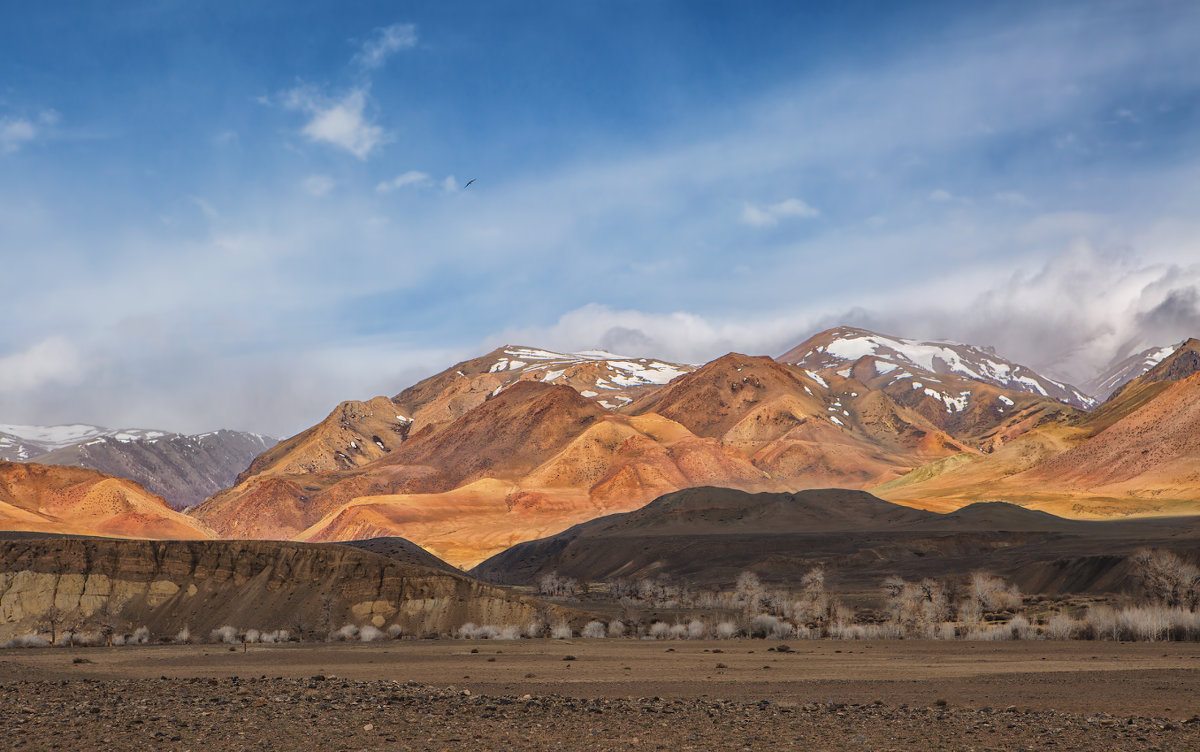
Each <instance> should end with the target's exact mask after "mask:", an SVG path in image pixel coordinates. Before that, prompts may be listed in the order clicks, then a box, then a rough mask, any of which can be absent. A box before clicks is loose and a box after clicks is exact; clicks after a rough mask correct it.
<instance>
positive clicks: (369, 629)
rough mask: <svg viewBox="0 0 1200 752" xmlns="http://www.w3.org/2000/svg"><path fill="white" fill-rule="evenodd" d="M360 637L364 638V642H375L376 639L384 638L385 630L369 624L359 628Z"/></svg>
mask: <svg viewBox="0 0 1200 752" xmlns="http://www.w3.org/2000/svg"><path fill="white" fill-rule="evenodd" d="M358 639H360V640H362V641H363V642H375V641H376V640H382V639H383V631H382V630H379V629H376V628H375V627H373V626H371V625H370V624H368V625H366V626H365V627H363V628H362V629H360V630H359V632H358Z"/></svg>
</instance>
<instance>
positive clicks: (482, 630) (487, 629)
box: [376, 622, 500, 640]
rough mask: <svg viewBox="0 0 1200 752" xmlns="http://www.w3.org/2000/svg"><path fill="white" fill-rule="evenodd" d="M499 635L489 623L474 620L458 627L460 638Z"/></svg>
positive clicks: (484, 637) (493, 637)
mask: <svg viewBox="0 0 1200 752" xmlns="http://www.w3.org/2000/svg"><path fill="white" fill-rule="evenodd" d="M376 631H378V630H376ZM380 634H381V635H382V632H381V633H380ZM499 636H500V630H499V629H496V628H495V627H493V626H491V625H490V624H484V625H483V626H478V625H476V624H475V623H474V622H467V623H466V624H464V625H462V626H461V627H459V628H458V637H459V639H462V640H494V639H496V638H497V637H499Z"/></svg>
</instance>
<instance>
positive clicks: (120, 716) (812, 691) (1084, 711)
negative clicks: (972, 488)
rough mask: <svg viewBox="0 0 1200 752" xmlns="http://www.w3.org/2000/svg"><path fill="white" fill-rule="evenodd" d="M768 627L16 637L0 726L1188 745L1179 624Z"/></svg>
mask: <svg viewBox="0 0 1200 752" xmlns="http://www.w3.org/2000/svg"><path fill="white" fill-rule="evenodd" d="M779 645H780V643H777V642H772V641H763V640H731V641H728V640H727V641H713V642H691V641H679V642H649V641H640V642H639V641H632V640H619V641H618V640H596V641H588V640H573V641H550V640H522V641H511V642H509V641H478V642H467V641H416V642H388V643H377V644H336V645H325V644H319V645H314V644H304V645H295V644H292V645H258V646H248V649H247V650H246V651H245V652H243V650H242V648H241V647H240V646H239V647H237V648H236V649H235V650H233V651H230V650H229V648H228V647H227V646H223V645H193V646H147V647H125V648H107V649H97V648H91V649H73V650H72V649H61V648H60V649H35V650H13V651H6V652H5V653H3V654H0V739H3V740H4V743H3V746H4V747H5V748H6V749H21V750H25V749H146V748H151V747H153V748H156V749H178V750H206V749H250V750H259V749H262V750H307V749H320V750H359V749H401V750H402V749H409V750H441V749H473V750H474V749H478V750H486V749H491V750H504V749H538V750H540V749H587V750H593V749H594V750H609V749H611V750H627V749H663V750H687V749H696V750H699V749H732V750H745V749H750V750H758V749H778V748H789V749H805V750H825V749H828V750H835V749H870V750H909V749H913V750H916V749H922V750H925V749H949V750H959V749H961V750H968V749H974V750H988V749H992V750H1016V749H1030V750H1033V749H1054V750H1076V749H1077V750H1093V749H1129V750H1147V749H1161V750H1182V749H1200V719H1198V718H1197V717H1196V716H1197V714H1198V713H1200V645H1197V644H1194V643H1156V644H1144V643H1143V644H1115V643H1106V642H1066V643H1063V642H1041V643H1029V642H1020V643H970V642H925V641H890V642H841V641H813V642H806V641H792V642H789V643H788V645H789V646H790V648H791V649H790V650H789V651H788V652H777V650H776V648H777V647H778V646H779ZM473 651H478V652H473ZM76 660H80V661H82V662H79V663H76V662H75V661H76Z"/></svg>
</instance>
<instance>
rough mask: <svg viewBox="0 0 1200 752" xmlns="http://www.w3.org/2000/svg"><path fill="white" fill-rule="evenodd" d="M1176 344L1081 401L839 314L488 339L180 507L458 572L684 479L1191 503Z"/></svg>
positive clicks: (779, 488) (957, 495) (1115, 373)
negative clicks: (649, 352) (745, 344)
mask: <svg viewBox="0 0 1200 752" xmlns="http://www.w3.org/2000/svg"><path fill="white" fill-rule="evenodd" d="M1197 352H1198V347H1197V343H1196V342H1195V341H1194V340H1189V341H1188V342H1185V343H1183V344H1181V345H1179V346H1177V347H1174V348H1157V349H1155V350H1153V351H1148V352H1147V353H1142V354H1139V355H1138V356H1136V357H1134V358H1130V359H1127V360H1126V361H1125V362H1123V363H1118V364H1114V368H1115V370H1112V371H1110V372H1106V373H1105V374H1102V375H1101V377H1099V378H1098V379H1097V381H1096V383H1097V384H1098V385H1100V386H1101V387H1102V389H1103V390H1105V391H1107V392H1108V395H1109V396H1108V397H1107V399H1106V401H1104V402H1103V403H1101V402H1100V401H1099V399H1098V398H1096V397H1094V396H1091V395H1089V394H1087V393H1086V392H1085V391H1084V390H1082V389H1079V388H1076V387H1074V386H1071V385H1070V384H1065V383H1063V382H1060V381H1057V380H1054V379H1050V378H1047V377H1045V376H1043V375H1041V374H1038V373H1037V372H1035V371H1034V370H1033V369H1030V368H1028V367H1026V366H1022V365H1020V364H1017V363H1014V362H1012V361H1010V360H1007V359H1005V358H1003V357H1002V356H1000V355H998V354H997V353H995V352H994V351H992V350H991V349H990V348H983V347H975V346H971V345H966V344H961V343H950V342H924V341H917V340H911V339H904V338H900V337H893V336H887V335H881V334H877V333H873V332H868V331H866V330H862V329H854V328H849V327H839V328H836V329H831V330H829V331H826V332H822V333H820V334H818V335H815V336H814V337H811V338H810V339H808V340H807V341H805V342H803V343H801V344H799V345H797V346H796V347H794V348H792V349H790V350H789V351H787V352H786V353H784V354H783V355H782V356H780V357H778V358H770V357H763V356H748V355H741V354H738V353H730V354H728V355H725V356H722V357H720V358H717V359H716V360H714V361H712V362H710V363H707V364H704V365H701V366H698V367H697V366H692V365H686V364H677V363H670V362H666V361H661V360H653V359H645V358H625V357H620V356H617V355H613V354H611V353H605V352H599V351H589V352H583V353H575V354H570V353H555V352H550V351H547V350H540V349H537V348H532V347H519V346H506V347H503V348H499V349H497V350H495V351H493V352H491V353H488V354H487V355H484V356H481V357H479V358H474V359H472V360H468V361H464V362H462V363H458V364H456V365H454V366H451V367H450V368H448V369H446V370H445V371H443V372H441V373H439V374H437V375H434V376H432V377H430V378H428V379H425V380H423V381H421V382H420V383H418V384H415V385H413V386H411V387H409V388H407V389H404V390H403V391H401V392H400V393H398V394H396V395H395V396H393V397H383V396H380V397H375V398H373V399H370V400H366V401H361V402H359V401H349V402H344V403H342V404H341V405H338V406H337V407H336V408H335V409H334V410H333V411H332V412H331V413H330V415H329V416H328V417H327V418H326V419H325V420H323V421H321V422H320V423H318V424H317V425H314V426H313V427H312V428H309V429H307V430H306V431H303V432H301V433H299V434H297V435H295V436H293V437H291V438H288V439H285V440H284V441H282V442H279V443H278V444H276V445H273V446H271V447H269V448H265V449H264V450H263V451H261V452H260V453H259V454H258V455H257V456H256V457H255V458H254V459H253V461H248V462H246V463H245V464H244V465H243V467H244V468H245V469H244V470H243V471H242V472H241V473H240V474H238V475H237V477H236V479H234V480H233V481H232V482H231V483H230V485H229V487H227V488H224V489H222V490H219V491H217V492H215V493H213V494H212V495H211V496H210V497H209V498H208V499H207V500H205V501H204V502H203V503H201V504H199V505H198V506H196V507H195V508H194V509H192V510H190V511H189V514H188V515H187V517H186V519H188V520H191V521H193V522H194V524H195V526H196V527H195V529H196V530H200V531H203V530H210V531H211V534H213V535H216V536H219V537H225V538H279V539H295V540H301V541H337V540H350V539H361V538H377V537H402V538H406V539H408V540H411V541H413V542H415V543H417V544H419V545H421V546H423V547H425V548H426V549H428V550H429V551H432V552H433V553H435V554H437V555H438V556H440V557H441V558H443V559H445V560H447V561H449V562H450V563H452V564H455V565H459V566H469V565H474V564H476V563H478V562H480V561H482V560H484V559H486V558H488V557H490V556H493V555H495V554H498V553H500V552H501V551H504V550H505V549H507V548H509V547H511V546H513V545H514V544H517V543H520V542H522V541H527V540H532V539H537V538H543V537H546V536H550V535H553V534H556V533H558V532H559V531H562V530H565V529H567V528H569V527H571V526H573V525H576V524H579V523H582V522H586V521H588V520H591V519H594V518H596V517H599V516H602V515H605V514H610V513H616V512H627V511H631V510H634V509H637V508H639V507H642V506H644V505H645V504H647V503H648V502H650V501H652V500H654V499H656V498H659V497H661V496H663V495H664V494H668V493H671V492H674V491H678V490H681V489H686V488H691V487H697V486H720V487H726V488H732V489H739V490H742V491H747V492H771V493H794V492H797V491H801V490H804V489H815V488H830V487H837V488H844V489H857V490H867V489H870V490H871V492H872V493H873V494H875V495H876V496H879V497H880V498H883V499H886V500H889V501H894V502H897V503H901V504H904V505H908V506H911V507H920V508H925V509H931V510H936V511H949V510H952V509H956V508H958V507H963V506H966V505H969V504H971V503H974V502H978V501H986V500H998V499H999V500H1005V501H1011V502H1013V503H1016V504H1020V505H1023V506H1027V507H1032V508H1036V509H1047V510H1050V511H1054V512H1056V513H1058V514H1063V515H1065V516H1070V517H1106V516H1114V515H1117V516H1124V515H1163V514H1175V513H1181V512H1194V511H1197V510H1198V509H1200V507H1197V502H1200V482H1198V481H1197V479H1196V478H1194V477H1191V475H1192V474H1194V473H1190V471H1189V470H1188V468H1189V467H1191V466H1193V465H1192V464H1191V463H1194V460H1195V459H1197V453H1198V452H1200V447H1198V446H1196V442H1195V441H1194V440H1193V439H1192V438H1191V437H1192V436H1197V435H1200V432H1198V431H1197V430H1196V429H1197V428H1200V426H1197V421H1200V415H1198V414H1195V413H1197V412H1198V411H1200V400H1198V399H1196V398H1195V397H1196V395H1195V394H1193V392H1194V391H1195V390H1196V389H1200V376H1195V374H1196V373H1197V372H1198V371H1200V357H1198V356H1197ZM1193 404H1194V405H1196V406H1197V409H1192V408H1191V405H1193ZM1132 452H1136V453H1137V454H1136V456H1134V455H1133V454H1132ZM68 516H69V515H68ZM27 524H32V523H27Z"/></svg>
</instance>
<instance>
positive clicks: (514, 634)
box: [496, 625, 521, 640]
mask: <svg viewBox="0 0 1200 752" xmlns="http://www.w3.org/2000/svg"><path fill="white" fill-rule="evenodd" d="M496 639H497V640H519V639H521V628H520V627H517V626H512V625H509V626H507V627H505V628H504V629H501V630H500V634H498V635H496Z"/></svg>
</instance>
